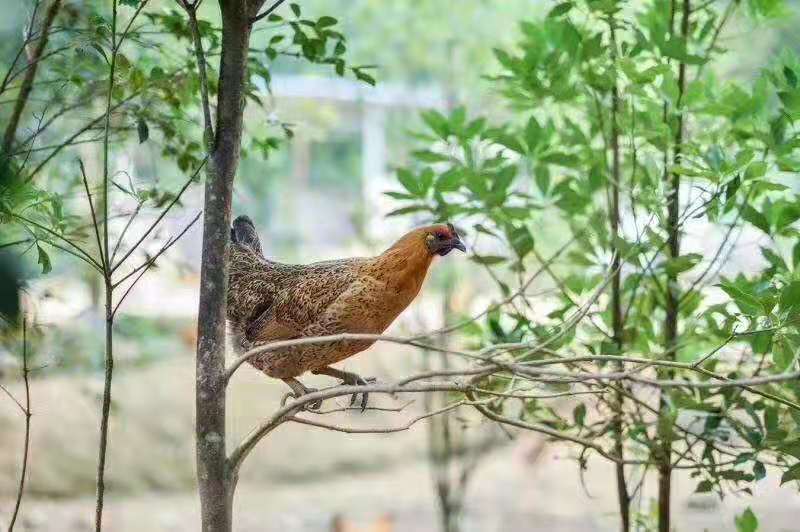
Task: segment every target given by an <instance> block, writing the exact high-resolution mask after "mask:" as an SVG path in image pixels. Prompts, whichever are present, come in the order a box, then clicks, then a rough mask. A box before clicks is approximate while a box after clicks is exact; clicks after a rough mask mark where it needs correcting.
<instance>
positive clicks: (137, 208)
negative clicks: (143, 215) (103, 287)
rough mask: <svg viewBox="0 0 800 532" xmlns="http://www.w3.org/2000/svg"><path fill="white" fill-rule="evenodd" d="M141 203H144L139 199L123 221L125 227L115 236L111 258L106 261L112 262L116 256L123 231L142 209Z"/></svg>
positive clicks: (125, 231) (123, 237) (126, 229)
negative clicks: (115, 241)
mask: <svg viewBox="0 0 800 532" xmlns="http://www.w3.org/2000/svg"><path fill="white" fill-rule="evenodd" d="M142 205H144V202H143V201H141V200H140V201H139V202H138V203H137V204H136V209H134V211H133V212H132V213H131V215H130V216H129V217H128V221H127V222H125V227H123V228H122V232H121V233H120V234H119V237H117V243H116V244H114V251H112V252H111V258H110V259H109V261H108V262H109V263H113V262H114V259H115V258H117V252H118V251H119V246H120V244H122V242H123V240H124V239H125V233H127V232H128V229H129V228H130V226H131V224H132V223H133V220H135V219H136V216H138V215H139V211H140V210H142Z"/></svg>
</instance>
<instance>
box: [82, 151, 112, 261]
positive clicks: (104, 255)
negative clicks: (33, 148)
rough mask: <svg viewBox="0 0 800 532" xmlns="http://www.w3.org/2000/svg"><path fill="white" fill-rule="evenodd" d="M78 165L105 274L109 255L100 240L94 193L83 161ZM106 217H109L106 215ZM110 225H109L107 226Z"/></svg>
mask: <svg viewBox="0 0 800 532" xmlns="http://www.w3.org/2000/svg"><path fill="white" fill-rule="evenodd" d="M78 165H79V166H80V169H81V178H82V180H83V188H84V190H86V201H88V202H89V210H90V211H91V213H92V227H93V228H94V235H95V238H97V250H98V252H99V253H100V264H101V266H102V267H103V272H104V273H105V272H108V256H107V255H108V253H107V252H106V253H103V243H102V242H101V240H100V227H99V226H98V225H97V215H96V214H95V211H94V202H93V201H92V193H91V192H90V191H89V180H88V179H87V177H86V168H84V166H83V161H82V160H80V159H78ZM106 215H108V214H107V213H106ZM106 225H108V224H106Z"/></svg>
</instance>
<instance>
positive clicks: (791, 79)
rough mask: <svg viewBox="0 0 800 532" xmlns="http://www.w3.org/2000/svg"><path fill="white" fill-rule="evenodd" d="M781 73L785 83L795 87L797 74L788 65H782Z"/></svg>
mask: <svg viewBox="0 0 800 532" xmlns="http://www.w3.org/2000/svg"><path fill="white" fill-rule="evenodd" d="M783 75H784V77H785V78H786V83H788V84H789V85H790V86H791V87H792V88H793V89H796V88H797V74H795V73H794V70H792V69H791V68H790V67H788V66H784V67H783Z"/></svg>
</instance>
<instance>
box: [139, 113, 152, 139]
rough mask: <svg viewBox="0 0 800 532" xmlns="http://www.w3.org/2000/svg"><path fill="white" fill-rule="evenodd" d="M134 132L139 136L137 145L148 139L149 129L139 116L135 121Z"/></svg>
mask: <svg viewBox="0 0 800 532" xmlns="http://www.w3.org/2000/svg"><path fill="white" fill-rule="evenodd" d="M136 131H137V133H138V134H139V144H141V143H142V142H144V141H146V140H147V139H149V138H150V128H149V127H147V122H145V121H144V118H142V117H141V116H140V117H138V118H137V119H136Z"/></svg>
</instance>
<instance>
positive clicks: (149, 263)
mask: <svg viewBox="0 0 800 532" xmlns="http://www.w3.org/2000/svg"><path fill="white" fill-rule="evenodd" d="M201 214H203V211H200V212H198V213H197V215H196V216H195V217H194V218H193V219H192V221H191V222H189V223H188V224H187V225H186V227H184V228H183V231H181V232H180V233H179V234H178V236H176V237H175V238H171V239H170V240H169V241H168V242H167V243H166V244H164V246H162V248H161V249H160V250H159V251H158V253H156V254H155V255H154V256H153V257H152V258H151V259H150V260H148V261H147V262H145V263H144V264H142V265H141V266H139V267H138V268H136V269H135V270H134V271H133V272H131V273H130V274H129V275H127V276H125V278H124V279H123V280H122V281H120V282H119V283H116V284H114V285H113V286H112V288H114V287H116V286H119V284H120V283H122V282H124V281H125V279H127V278H128V277H130V276H131V275H133V274H134V273H136V271H138V270H141V273H139V275H138V276H137V277H136V278H135V279H134V280H133V282H132V283H131V284H130V286H128V288H127V289H126V290H125V292H124V293H123V294H122V297H120V298H119V301H117V305H116V306H115V307H114V310H113V311H112V312H111V315H112V317H113V316H116V314H117V310H119V307H120V305H122V302H123V301H125V298H126V297H127V296H128V294H129V293H130V292H131V290H133V287H134V286H136V283H137V282H139V279H141V278H142V276H143V275H144V274H145V273H147V270H149V269H150V267H151V266H152V265H153V264H155V262H156V259H158V257H160V256H161V255H162V254H163V253H165V252H166V251H167V250H168V249H169V248H171V247H172V245H173V244H174V243H175V242H177V241H178V240H180V239H181V237H183V235H184V234H186V231H188V230H189V228H191V227H192V226H193V225H194V224H195V222H197V220H199V219H200V215H201Z"/></svg>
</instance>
